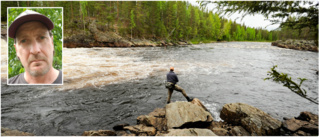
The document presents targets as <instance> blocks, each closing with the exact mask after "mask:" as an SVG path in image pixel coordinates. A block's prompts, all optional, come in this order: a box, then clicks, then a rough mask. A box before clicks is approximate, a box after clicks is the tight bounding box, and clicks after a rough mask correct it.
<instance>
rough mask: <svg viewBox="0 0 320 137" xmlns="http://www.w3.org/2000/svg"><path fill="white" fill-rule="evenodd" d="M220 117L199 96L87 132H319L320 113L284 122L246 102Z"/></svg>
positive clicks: (224, 110) (226, 107)
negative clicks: (132, 120)
mask: <svg viewBox="0 0 320 137" xmlns="http://www.w3.org/2000/svg"><path fill="white" fill-rule="evenodd" d="M220 114H221V115H220V117H221V118H222V119H223V120H224V121H223V122H222V121H213V118H212V116H211V114H210V113H209V112H208V111H207V109H206V107H205V106H204V105H203V104H202V103H201V101H200V100H199V99H197V98H195V99H193V101H192V102H174V103H170V104H167V105H166V107H165V108H156V109H155V110H154V111H152V112H150V113H149V114H148V115H141V116H139V117H138V118H137V125H132V126H130V125H129V124H120V125H116V126H114V127H113V129H114V130H115V131H109V130H99V131H86V132H85V133H83V135H90V136H93V135H97V136H98V135H104V136H107V135H117V136H269V135H274V136H283V135H291V136H293V135H303V136H306V135H308V136H310V135H318V115H314V114H312V113H310V112H301V114H300V116H298V117H297V118H291V119H286V120H285V121H283V122H282V123H281V122H280V121H278V120H276V119H273V118H272V117H271V116H270V115H268V114H266V113H265V112H263V111H261V110H259V109H258V108H255V107H253V106H250V105H247V104H243V103H231V104H226V105H224V106H223V108H222V110H221V113H220Z"/></svg>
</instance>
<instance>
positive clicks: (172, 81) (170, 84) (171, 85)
mask: <svg viewBox="0 0 320 137" xmlns="http://www.w3.org/2000/svg"><path fill="white" fill-rule="evenodd" d="M173 71H174V68H173V67H170V71H169V73H168V74H167V82H166V88H167V89H168V98H167V104H169V103H170V99H171V95H172V93H173V90H176V91H179V92H181V93H182V95H183V96H184V97H185V98H186V99H187V100H188V102H190V101H192V99H190V98H189V97H188V96H187V94H186V92H185V91H184V89H183V88H181V87H180V86H178V85H177V82H179V79H178V77H177V75H176V74H175V73H174V72H173Z"/></svg>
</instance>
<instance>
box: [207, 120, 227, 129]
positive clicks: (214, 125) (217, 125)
mask: <svg viewBox="0 0 320 137" xmlns="http://www.w3.org/2000/svg"><path fill="white" fill-rule="evenodd" d="M226 124H227V123H225V122H221V121H219V122H216V121H213V122H211V125H210V129H212V128H224V127H225V125H226Z"/></svg>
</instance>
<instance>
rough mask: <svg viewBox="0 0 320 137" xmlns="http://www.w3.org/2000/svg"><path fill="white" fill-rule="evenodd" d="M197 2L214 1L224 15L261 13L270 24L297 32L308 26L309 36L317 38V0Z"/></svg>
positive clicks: (202, 4) (203, 4) (202, 2)
mask: <svg viewBox="0 0 320 137" xmlns="http://www.w3.org/2000/svg"><path fill="white" fill-rule="evenodd" d="M199 3H200V4H201V6H206V5H208V4H209V3H214V4H215V5H216V7H217V8H218V10H219V12H222V13H223V14H224V15H227V14H228V15H230V14H233V13H243V16H242V19H243V18H244V17H245V16H246V15H254V14H262V15H264V16H265V17H266V18H267V19H268V20H270V21H271V22H272V25H273V24H280V28H284V27H288V28H290V29H291V30H297V31H298V32H299V34H300V33H301V32H302V31H303V30H306V28H308V31H307V33H308V32H309V33H310V34H309V35H310V36H311V38H312V39H314V40H318V39H319V35H318V30H319V28H318V24H319V1H201V2H199ZM293 16H295V17H294V18H293ZM286 18H287V19H286ZM289 35H291V34H289ZM309 39H310V38H309Z"/></svg>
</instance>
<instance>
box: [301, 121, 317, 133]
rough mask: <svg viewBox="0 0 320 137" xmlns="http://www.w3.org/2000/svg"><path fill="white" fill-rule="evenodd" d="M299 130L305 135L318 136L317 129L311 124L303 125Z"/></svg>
mask: <svg viewBox="0 0 320 137" xmlns="http://www.w3.org/2000/svg"><path fill="white" fill-rule="evenodd" d="M301 130H302V131H305V132H307V133H310V134H312V135H318V133H319V127H318V126H317V125H313V124H310V123H309V124H306V125H303V126H302V127H301Z"/></svg>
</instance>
